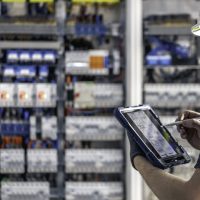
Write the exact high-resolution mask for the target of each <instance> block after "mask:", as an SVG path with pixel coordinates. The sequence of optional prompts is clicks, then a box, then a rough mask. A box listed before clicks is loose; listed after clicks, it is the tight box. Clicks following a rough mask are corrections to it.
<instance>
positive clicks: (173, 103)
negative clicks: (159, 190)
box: [142, 0, 200, 200]
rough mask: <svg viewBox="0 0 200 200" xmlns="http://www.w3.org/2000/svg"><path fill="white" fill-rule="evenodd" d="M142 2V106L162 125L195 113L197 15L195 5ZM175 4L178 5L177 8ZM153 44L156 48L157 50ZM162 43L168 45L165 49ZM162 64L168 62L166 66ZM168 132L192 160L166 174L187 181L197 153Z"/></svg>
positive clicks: (149, 196)
mask: <svg viewBox="0 0 200 200" xmlns="http://www.w3.org/2000/svg"><path fill="white" fill-rule="evenodd" d="M142 2H143V25H144V30H143V42H144V45H143V46H144V58H143V70H144V74H143V103H146V104H150V105H152V106H153V107H154V109H155V110H156V112H157V113H158V115H159V116H161V121H162V122H163V123H165V124H166V123H170V122H172V121H174V120H175V119H176V118H177V117H176V116H177V115H178V113H179V112H180V111H182V110H186V109H194V110H197V111H198V110H199V104H198V100H195V98H198V91H199V89H198V87H199V84H198V83H199V75H198V74H199V69H200V68H199V51H198V49H199V46H198V45H199V42H198V41H199V39H198V38H196V37H194V36H193V35H192V33H191V27H192V26H193V25H194V24H196V21H197V18H198V15H199V10H198V6H199V2H196V1H190V2H188V1H182V2H181V3H180V2H178V1H167V2H164V3H163V2H162V1H159V0H157V1H155V0H149V1H142ZM178 4H179V5H180V6H177V5H178ZM185 8H187V9H185ZM148 20H149V21H150V23H149V24H148ZM149 38H150V39H149ZM152 38H153V39H152ZM149 41H150V42H149ZM148 42H149V43H148ZM157 42H158V43H157ZM153 44H156V45H157V49H156V48H154V47H153ZM166 44H167V45H169V46H165V45H166ZM188 44H189V46H190V47H191V49H190V47H189V46H188ZM168 47H169V48H168ZM179 48H180V49H181V48H182V49H185V53H186V52H188V55H187V56H186V54H185V57H184V56H183V54H182V53H183V52H181V53H180V52H179V51H178V49H179ZM180 49H179V50H180ZM189 52H190V53H189ZM179 53H180V54H179ZM148 56H149V57H148ZM147 57H148V58H147ZM151 59H152V60H151ZM155 60H156V61H155ZM163 60H164V62H163V64H156V62H161V63H162V61H163ZM151 61H152V62H154V61H155V62H154V63H153V64H149V63H148V62H151ZM165 61H166V62H169V63H168V64H166V63H165ZM156 98H157V100H156ZM169 130H170V132H172V133H174V134H173V135H174V136H175V137H176V139H177V140H178V142H179V143H180V144H182V146H183V147H184V148H185V149H186V150H187V151H188V153H189V154H190V156H191V157H192V160H193V161H192V163H190V164H187V165H185V166H179V167H175V168H173V169H171V170H170V172H171V173H173V174H175V175H177V176H179V177H182V178H186V179H188V178H189V177H191V175H192V173H193V171H194V169H193V165H194V162H195V159H196V157H197V152H196V151H195V150H194V149H192V148H191V147H190V146H189V145H188V144H187V142H184V141H183V140H182V139H181V138H180V137H179V133H178V132H177V130H176V128H175V127H174V128H170V129H169ZM143 188H144V189H143V194H144V195H143V198H144V199H148V200H155V199H157V198H156V197H155V195H154V194H153V193H152V192H151V191H150V189H149V188H148V186H147V185H146V184H144V187H143Z"/></svg>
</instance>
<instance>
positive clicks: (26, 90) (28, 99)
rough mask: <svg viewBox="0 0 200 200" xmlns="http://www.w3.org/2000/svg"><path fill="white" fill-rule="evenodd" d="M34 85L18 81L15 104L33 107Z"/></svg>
mask: <svg viewBox="0 0 200 200" xmlns="http://www.w3.org/2000/svg"><path fill="white" fill-rule="evenodd" d="M33 97H34V85H33V84H26V83H20V84H17V106H18V107H34V99H33Z"/></svg>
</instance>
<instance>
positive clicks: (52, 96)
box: [0, 83, 56, 107]
mask: <svg viewBox="0 0 200 200" xmlns="http://www.w3.org/2000/svg"><path fill="white" fill-rule="evenodd" d="M16 97H17V98H16ZM35 98H36V99H35ZM16 105H18V106H19V107H21V106H23V107H33V106H36V107H55V106H56V84H54V83H52V84H48V83H37V84H9V83H8V84H7V83H1V84H0V106H1V107H16Z"/></svg>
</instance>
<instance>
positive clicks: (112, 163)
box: [65, 149, 123, 173]
mask: <svg viewBox="0 0 200 200" xmlns="http://www.w3.org/2000/svg"><path fill="white" fill-rule="evenodd" d="M122 164H123V153H122V150H116V149H109V150H106V149H103V150H102V149H90V150H87V149H67V150H66V152H65V167H66V173H120V172H121V171H122Z"/></svg>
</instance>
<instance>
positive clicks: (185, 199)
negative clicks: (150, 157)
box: [134, 156, 191, 200]
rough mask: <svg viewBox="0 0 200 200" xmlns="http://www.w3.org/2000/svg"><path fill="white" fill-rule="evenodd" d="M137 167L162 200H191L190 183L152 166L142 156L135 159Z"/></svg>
mask: <svg viewBox="0 0 200 200" xmlns="http://www.w3.org/2000/svg"><path fill="white" fill-rule="evenodd" d="M134 163H135V166H136V168H137V170H138V171H139V172H140V174H141V175H142V176H143V178H144V179H145V181H146V183H147V184H148V185H149V187H150V188H151V190H152V191H153V192H154V194H155V195H156V196H157V197H158V198H159V199H160V200H169V199H171V200H191V196H190V195H189V192H188V191H190V190H189V188H188V182H186V181H184V180H182V179H179V178H177V177H175V176H173V175H171V174H169V173H166V172H165V171H163V170H161V169H158V168H156V167H154V166H153V165H151V163H149V162H148V161H147V160H146V159H145V158H143V157H142V156H137V157H135V159H134Z"/></svg>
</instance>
